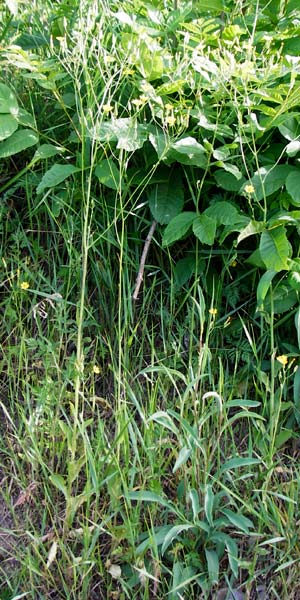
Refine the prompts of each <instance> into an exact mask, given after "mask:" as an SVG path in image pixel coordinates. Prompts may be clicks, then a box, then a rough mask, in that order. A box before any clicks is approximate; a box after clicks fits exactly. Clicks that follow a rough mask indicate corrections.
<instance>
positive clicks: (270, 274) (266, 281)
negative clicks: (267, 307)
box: [256, 271, 277, 310]
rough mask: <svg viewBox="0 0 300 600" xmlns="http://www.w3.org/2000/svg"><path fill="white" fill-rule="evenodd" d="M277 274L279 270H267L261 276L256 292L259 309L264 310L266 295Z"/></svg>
mask: <svg viewBox="0 0 300 600" xmlns="http://www.w3.org/2000/svg"><path fill="white" fill-rule="evenodd" d="M276 274H277V271H266V273H264V274H263V275H262V277H261V278H260V280H259V284H258V286H257V292H256V297H257V304H258V310H262V308H263V304H264V300H265V297H266V295H267V293H268V291H269V288H270V285H271V282H272V280H273V279H274V277H275V275H276Z"/></svg>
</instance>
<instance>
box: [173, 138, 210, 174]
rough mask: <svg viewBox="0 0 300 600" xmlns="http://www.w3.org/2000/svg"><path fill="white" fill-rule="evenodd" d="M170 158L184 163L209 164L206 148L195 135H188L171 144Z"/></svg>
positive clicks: (203, 165)
mask: <svg viewBox="0 0 300 600" xmlns="http://www.w3.org/2000/svg"><path fill="white" fill-rule="evenodd" d="M167 158H168V160H169V161H170V160H171V161H175V160H176V161H178V162H179V163H182V164H183V165H193V166H195V167H202V168H203V169H204V168H205V167H206V165H207V155H206V150H205V148H204V147H203V146H202V144H199V142H197V140H195V138H193V137H186V138H182V139H181V140H178V141H177V142H175V143H174V144H172V145H171V148H170V150H169V152H168V155H167Z"/></svg>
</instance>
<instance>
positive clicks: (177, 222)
mask: <svg viewBox="0 0 300 600" xmlns="http://www.w3.org/2000/svg"><path fill="white" fill-rule="evenodd" d="M196 217H197V214H196V213H194V212H183V213H180V214H179V215H177V216H176V217H174V218H173V219H172V221H170V223H169V224H168V225H167V227H166V229H165V231H164V234H163V246H169V245H170V244H172V243H173V242H176V241H177V240H181V239H182V238H183V237H184V236H185V235H186V233H187V232H188V230H189V229H190V227H191V226H192V223H193V221H194V220H195V218H196Z"/></svg>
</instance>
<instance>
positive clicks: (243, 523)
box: [221, 508, 254, 533]
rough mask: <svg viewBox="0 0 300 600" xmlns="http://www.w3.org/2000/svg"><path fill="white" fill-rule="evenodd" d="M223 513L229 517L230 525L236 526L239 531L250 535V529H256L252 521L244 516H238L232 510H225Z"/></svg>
mask: <svg viewBox="0 0 300 600" xmlns="http://www.w3.org/2000/svg"><path fill="white" fill-rule="evenodd" d="M221 512H222V513H223V515H225V516H226V517H227V519H228V521H230V523H232V525H234V526H235V527H236V528H237V530H239V531H243V532H244V533H249V529H251V527H254V525H253V523H252V521H250V519H248V518H247V517H244V515H240V514H237V513H235V512H233V511H232V510H229V509H228V508H223V509H222V511H221Z"/></svg>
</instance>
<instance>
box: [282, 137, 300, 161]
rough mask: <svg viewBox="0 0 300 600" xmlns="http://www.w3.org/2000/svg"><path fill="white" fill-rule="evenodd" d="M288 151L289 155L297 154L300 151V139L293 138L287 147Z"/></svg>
mask: <svg viewBox="0 0 300 600" xmlns="http://www.w3.org/2000/svg"><path fill="white" fill-rule="evenodd" d="M285 151H286V153H287V155H288V156H291V157H293V156H296V154H298V152H299V151H300V142H299V140H293V141H292V142H290V143H289V144H288V145H287V146H286V149H285Z"/></svg>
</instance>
